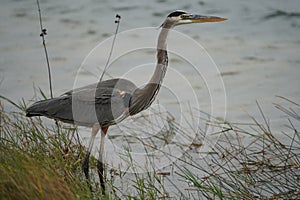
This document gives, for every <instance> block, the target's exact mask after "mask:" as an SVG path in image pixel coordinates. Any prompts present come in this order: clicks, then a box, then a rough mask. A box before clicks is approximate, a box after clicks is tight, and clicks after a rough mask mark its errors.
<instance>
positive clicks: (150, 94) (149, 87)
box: [129, 23, 171, 115]
mask: <svg viewBox="0 0 300 200" xmlns="http://www.w3.org/2000/svg"><path fill="white" fill-rule="evenodd" d="M170 28H171V26H170V25H168V24H167V23H165V24H164V25H163V27H162V29H161V31H160V34H159V36H158V41H157V55H156V57H157V64H156V68H155V71H154V73H153V75H152V77H151V79H150V81H149V82H148V83H147V84H146V85H145V86H144V87H143V88H141V89H137V90H136V91H135V92H134V93H133V95H132V99H131V103H130V108H129V112H130V114H131V115H134V114H136V113H138V112H140V111H142V110H144V109H146V108H148V107H149V106H150V105H151V103H152V102H153V101H154V99H155V97H156V95H157V93H158V91H159V89H160V86H161V83H162V81H163V78H164V76H165V73H166V70H167V67H168V52H167V37H168V33H169V30H170Z"/></svg>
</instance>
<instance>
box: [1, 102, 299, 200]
mask: <svg viewBox="0 0 300 200" xmlns="http://www.w3.org/2000/svg"><path fill="white" fill-rule="evenodd" d="M0 99H2V100H1V101H0V114H1V118H0V139H1V140H0V141H1V142H0V154H1V156H0V177H1V180H0V199H299V198H300V157H299V155H300V133H299V130H297V128H296V127H297V126H294V123H299V122H300V115H299V114H298V113H297V112H296V111H295V110H297V109H298V110H299V108H300V106H299V104H297V103H295V102H292V101H289V103H291V105H292V106H295V107H296V108H297V109H293V108H285V107H282V106H280V105H275V107H276V108H277V109H279V110H281V111H282V112H283V114H285V116H286V120H285V121H284V122H282V123H283V124H287V125H286V126H287V128H288V129H289V130H290V131H289V132H286V133H285V132H284V133H282V135H284V136H285V138H286V140H284V141H281V140H279V139H278V138H277V137H276V136H275V135H274V134H273V133H272V130H271V128H270V125H269V122H268V120H267V118H266V117H265V115H264V113H263V112H262V109H261V108H260V106H259V104H257V106H258V108H259V111H260V112H261V115H262V118H263V120H262V122H260V121H258V120H257V119H254V118H252V119H251V120H252V122H251V124H249V125H246V126H248V127H247V130H248V129H249V130H252V131H246V129H245V128H244V126H245V125H243V126H242V125H240V124H234V123H229V122H210V123H214V125H215V126H218V127H220V126H222V128H223V130H224V131H223V132H222V133H219V134H222V135H221V137H220V138H219V140H218V142H217V144H216V145H215V146H214V148H213V152H210V153H209V154H208V155H207V156H206V157H205V158H203V159H202V160H201V163H199V160H198V161H194V162H186V163H185V166H184V167H181V168H180V170H177V171H175V172H170V173H169V172H168V173H160V172H151V173H150V172H149V173H145V174H138V173H136V174H133V175H131V176H130V179H131V180H129V182H130V183H131V184H132V189H131V190H129V191H130V192H128V191H123V190H122V188H121V187H119V186H118V184H117V183H116V181H115V179H117V178H119V179H120V180H121V181H122V177H123V175H124V174H122V172H112V170H111V171H110V172H109V173H110V176H109V178H107V180H106V181H107V182H106V184H107V185H108V188H109V190H108V192H107V194H106V195H105V196H103V195H102V193H101V189H100V185H99V183H98V180H97V178H96V176H92V179H91V185H92V192H91V191H90V188H89V186H88V185H87V183H86V180H85V178H84V174H83V172H82V168H81V166H82V161H83V159H84V156H85V147H84V146H83V145H82V144H81V140H80V138H79V135H78V130H77V128H76V126H71V125H70V126H68V127H67V128H66V127H63V125H62V124H61V123H59V127H57V126H56V125H55V124H54V123H53V126H52V127H47V126H45V125H44V124H43V121H42V120H41V118H39V117H37V118H33V119H31V118H26V117H25V112H24V110H25V108H26V103H25V102H24V101H23V102H21V103H14V102H12V101H10V100H9V99H7V98H5V97H1V98H0ZM285 100H287V99H285ZM4 101H5V102H6V103H7V102H8V103H10V104H12V105H13V106H15V107H16V109H17V110H19V111H17V112H10V113H7V112H6V111H5V110H4V108H3V102H4ZM287 101H288V100H287ZM57 128H59V130H60V131H59V133H57ZM174 131H175V133H174V134H176V130H174ZM242 136H247V137H249V138H251V140H247V142H243V141H242ZM194 148H196V147H194ZM185 156H186V157H189V156H192V155H191V154H189V153H188V152H187V153H186V154H184V155H183V157H185ZM127 159H128V161H130V153H129V154H128V158H127ZM179 159H182V160H184V158H179ZM91 161H92V162H91V168H92V169H96V162H97V160H96V158H94V157H93V158H92V159H91ZM204 166H205V167H204ZM116 171H118V169H116ZM112 173H115V174H117V175H119V176H118V177H113V175H112ZM125 173H126V172H125ZM168 176H176V180H177V179H178V180H177V181H183V182H187V183H188V184H187V187H185V188H178V187H175V189H173V190H176V191H175V192H173V191H168V188H167V187H166V184H165V180H164V178H167V177H168ZM112 177H113V178H112ZM120 180H119V182H120ZM173 184H174V185H175V186H176V183H173Z"/></svg>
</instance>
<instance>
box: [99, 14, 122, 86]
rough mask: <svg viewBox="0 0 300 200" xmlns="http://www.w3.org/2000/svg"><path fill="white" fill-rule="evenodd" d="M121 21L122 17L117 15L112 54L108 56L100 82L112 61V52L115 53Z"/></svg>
mask: <svg viewBox="0 0 300 200" xmlns="http://www.w3.org/2000/svg"><path fill="white" fill-rule="evenodd" d="M120 21H121V16H120V15H118V14H117V15H116V20H115V23H116V24H117V28H116V31H115V35H114V39H113V42H112V44H111V49H110V52H109V55H108V58H107V61H106V64H105V66H104V70H103V72H102V74H101V77H100V79H99V82H101V81H102V79H103V76H104V74H105V72H106V70H107V68H108V64H109V61H110V58H111V56H112V52H113V49H114V45H115V41H116V37H117V34H118V31H119V26H120Z"/></svg>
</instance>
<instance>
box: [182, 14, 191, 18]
mask: <svg viewBox="0 0 300 200" xmlns="http://www.w3.org/2000/svg"><path fill="white" fill-rule="evenodd" d="M180 18H181V19H189V18H190V15H188V14H182V15H180Z"/></svg>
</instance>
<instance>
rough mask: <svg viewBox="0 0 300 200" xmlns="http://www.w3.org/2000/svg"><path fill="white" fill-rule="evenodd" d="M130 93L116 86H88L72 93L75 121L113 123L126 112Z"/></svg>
mask: <svg viewBox="0 0 300 200" xmlns="http://www.w3.org/2000/svg"><path fill="white" fill-rule="evenodd" d="M130 98H131V94H130V93H129V92H128V91H124V90H120V89H118V88H102V87H97V88H93V89H92V88H88V89H83V90H78V91H76V92H73V93H72V113H73V118H74V121H75V122H78V123H83V122H84V123H96V122H99V123H100V124H101V125H103V124H114V123H115V121H114V120H115V119H117V118H119V117H120V116H124V113H126V112H127V110H128V106H129V101H130Z"/></svg>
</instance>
